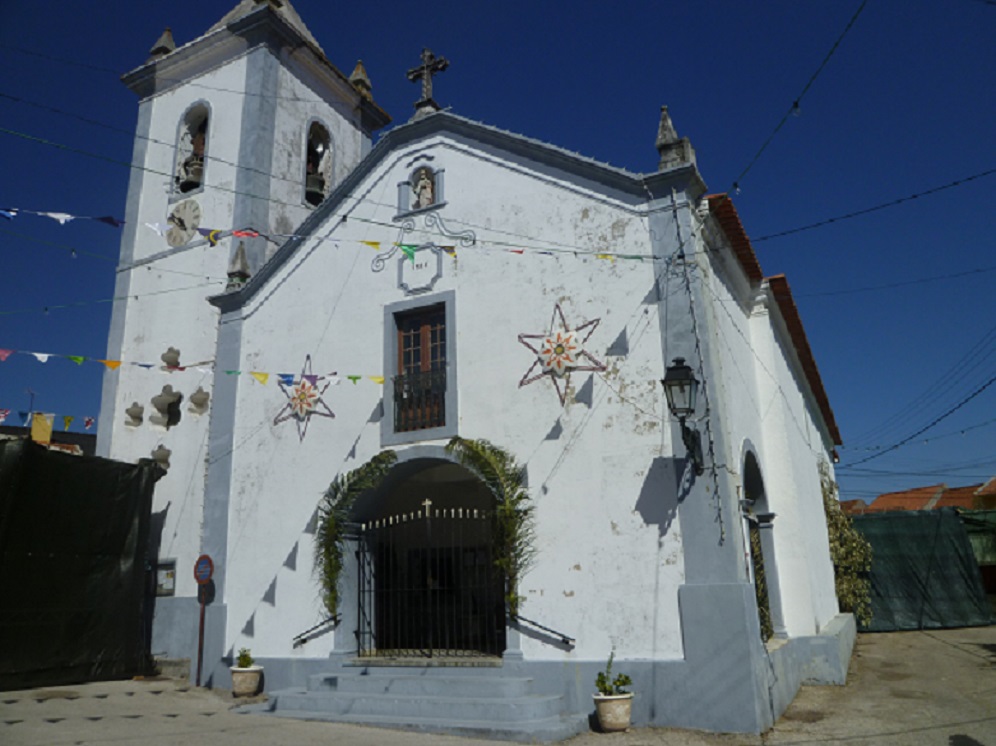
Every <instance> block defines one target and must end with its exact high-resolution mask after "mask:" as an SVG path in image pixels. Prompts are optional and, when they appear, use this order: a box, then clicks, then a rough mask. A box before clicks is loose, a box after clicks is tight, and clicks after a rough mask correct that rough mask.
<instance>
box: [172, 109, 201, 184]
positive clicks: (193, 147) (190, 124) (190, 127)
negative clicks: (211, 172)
mask: <svg viewBox="0 0 996 746" xmlns="http://www.w3.org/2000/svg"><path fill="white" fill-rule="evenodd" d="M208 119H209V114H208V108H207V106H206V105H205V104H197V105H195V106H192V107H191V108H190V109H188V110H187V113H186V114H184V116H183V120H182V121H181V122H180V132H179V136H178V138H177V145H176V167H175V171H174V177H173V181H174V184H175V186H176V190H177V191H179V192H181V193H183V194H186V193H187V192H192V191H194V190H195V189H199V188H200V187H201V186H202V185H203V184H204V166H205V162H206V161H205V158H206V156H207V142H208Z"/></svg>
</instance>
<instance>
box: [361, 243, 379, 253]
mask: <svg viewBox="0 0 996 746" xmlns="http://www.w3.org/2000/svg"><path fill="white" fill-rule="evenodd" d="M360 243H361V244H363V245H364V246H369V247H370V248H371V249H376V250H377V251H380V241H360Z"/></svg>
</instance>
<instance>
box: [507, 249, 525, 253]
mask: <svg viewBox="0 0 996 746" xmlns="http://www.w3.org/2000/svg"><path fill="white" fill-rule="evenodd" d="M509 251H510V252H512V253H513V254H522V253H524V252H525V249H509Z"/></svg>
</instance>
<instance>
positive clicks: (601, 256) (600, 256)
mask: <svg viewBox="0 0 996 746" xmlns="http://www.w3.org/2000/svg"><path fill="white" fill-rule="evenodd" d="M595 258H596V259H607V260H608V261H610V262H614V261H615V260H616V257H615V255H614V254H595Z"/></svg>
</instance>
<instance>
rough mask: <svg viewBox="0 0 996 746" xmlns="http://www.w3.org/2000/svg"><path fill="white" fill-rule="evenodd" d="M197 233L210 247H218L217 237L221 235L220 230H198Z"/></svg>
mask: <svg viewBox="0 0 996 746" xmlns="http://www.w3.org/2000/svg"><path fill="white" fill-rule="evenodd" d="M197 232H198V233H200V234H201V235H202V236H204V237H205V238H206V239H207V240H208V243H209V244H211V245H212V246H217V245H218V236H219V235H220V234H221V231H220V230H217V229H215V228H198V229H197Z"/></svg>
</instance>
